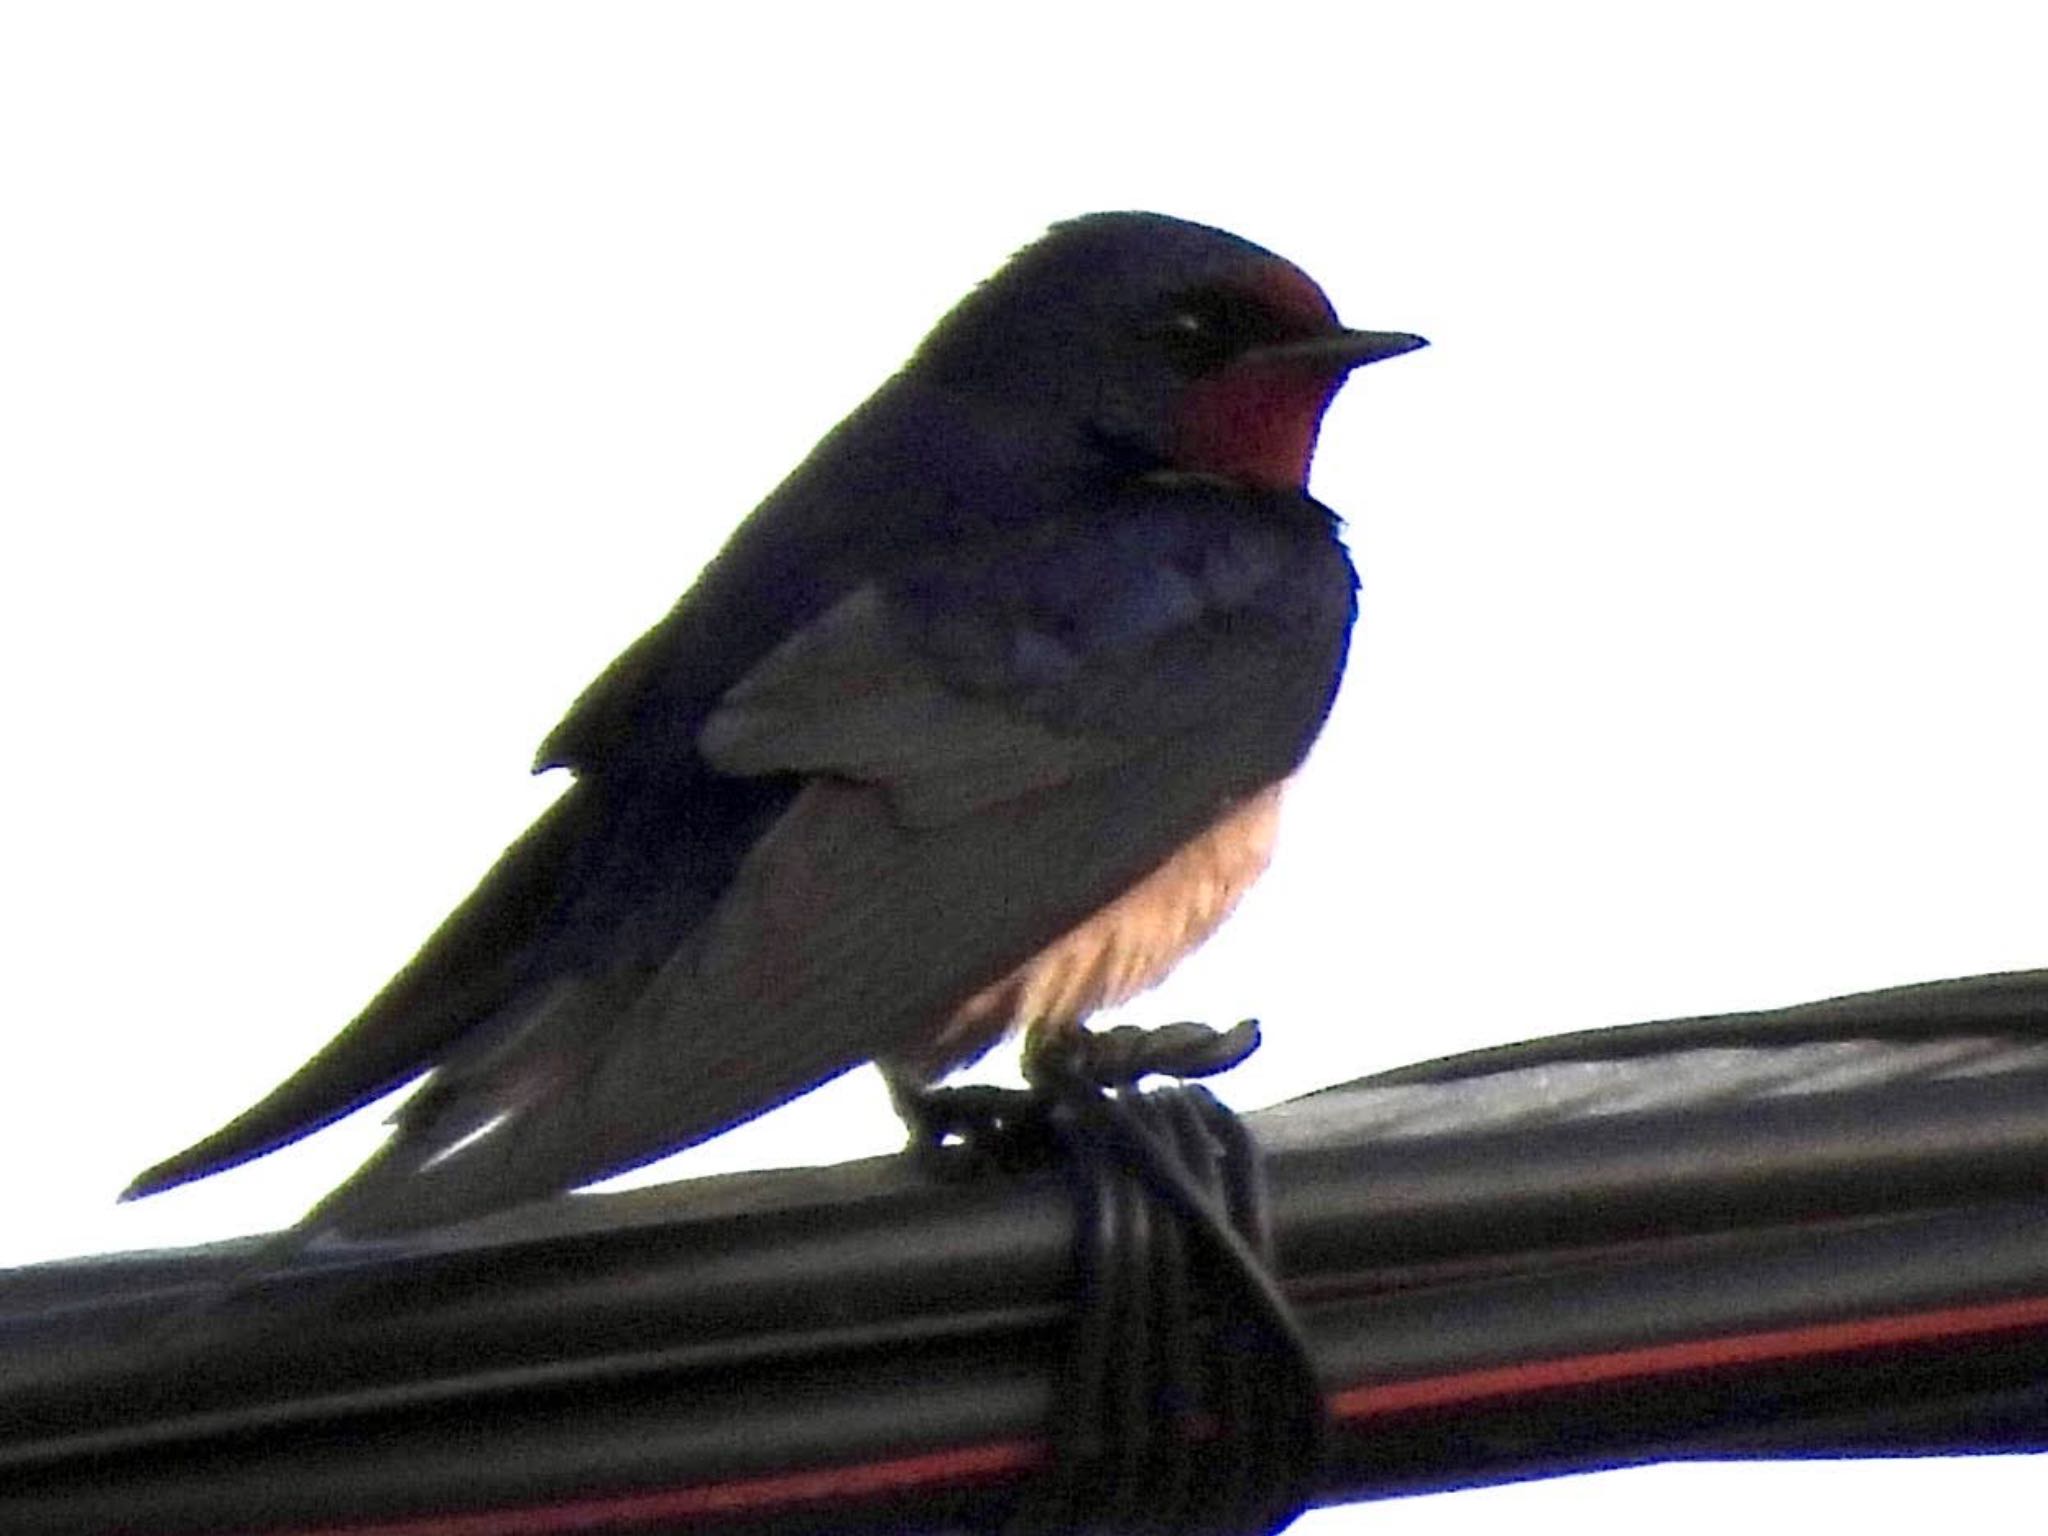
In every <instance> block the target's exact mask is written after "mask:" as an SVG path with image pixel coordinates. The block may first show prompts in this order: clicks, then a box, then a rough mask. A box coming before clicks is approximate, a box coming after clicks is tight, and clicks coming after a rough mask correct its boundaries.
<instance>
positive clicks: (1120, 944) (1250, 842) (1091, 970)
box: [919, 784, 1284, 1071]
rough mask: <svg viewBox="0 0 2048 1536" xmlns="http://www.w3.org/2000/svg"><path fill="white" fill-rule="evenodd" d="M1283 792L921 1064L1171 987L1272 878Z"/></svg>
mask: <svg viewBox="0 0 2048 1536" xmlns="http://www.w3.org/2000/svg"><path fill="white" fill-rule="evenodd" d="M1282 788H1284V785H1281V784H1273V785H1269V786H1268V787H1267V788H1265V789H1263V790H1261V791H1260V792H1259V793H1257V794H1256V795H1253V796H1251V797H1250V798H1248V799H1246V800H1243V801H1241V802H1240V803H1239V804H1238V805H1236V806H1235V807H1233V808H1232V809H1231V810H1230V811H1228V812H1226V813H1225V814H1224V815H1223V817H1222V818H1221V819H1220V820H1218V821H1217V822H1216V823H1215V825H1213V826H1212V827H1210V828H1209V830H1208V831H1207V832H1204V833H1203V834H1202V835H1201V836H1200V837H1197V838H1196V839H1194V841H1192V842H1190V843H1187V844H1185V845H1184V846H1183V847H1182V848H1181V850H1180V851H1179V852H1178V853H1176V854H1174V855H1173V857H1172V858H1170V859H1168V860H1167V861H1166V862H1165V863H1164V864H1161V865H1160V866H1159V867H1158V868H1157V869H1155V870H1153V871H1152V873H1151V874H1149V875H1147V876H1146V877H1145V878H1144V879H1143V880H1140V881H1139V882H1138V883H1137V884H1136V885H1134V886H1132V887H1131V888H1130V889H1129V890H1128V891H1125V892H1124V893H1123V895H1121V896H1119V897H1117V899H1116V900H1115V901H1112V902H1111V903H1110V904H1109V905H1108V906H1106V907H1104V908H1102V909H1101V910H1100V911H1099V912H1097V913H1096V914H1095V915H1094V916H1093V917H1090V918H1089V919H1087V920H1086V921H1085V922H1082V923H1080V924H1077V925H1076V926H1075V927H1073V928H1070V929H1069V930H1067V932H1066V933H1064V934H1062V935H1061V936H1060V937H1059V938H1058V939H1055V940H1054V941H1053V942H1052V943H1051V944H1049V945H1048V946H1046V948H1044V949H1042V950H1040V951H1039V952H1038V953H1037V954H1036V955H1034V956H1033V957H1032V958H1031V959H1029V960H1027V961H1025V962H1024V964H1022V965H1020V966H1018V967H1017V969H1016V970H1014V971H1012V972H1010V974H1009V975H1007V976H1005V977H1003V978H1002V979H1001V980H1000V981H997V982H994V983H992V984H991V985H989V986H986V987H984V988H982V989H981V991H979V992H977V993H975V994H974V996H972V997H970V998H969V999H967V1001H966V1002H964V1003H962V1004H961V1005H960V1006H959V1007H958V1008H957V1009H955V1010H954V1012H953V1016H952V1018H951V1019H950V1020H949V1021H948V1022H947V1026H946V1030H945V1033H944V1035H943V1036H942V1037H941V1038H940V1039H939V1040H937V1041H935V1042H933V1047H932V1050H931V1053H930V1056H929V1057H928V1058H927V1059H926V1060H924V1061H921V1062H920V1063H919V1065H920V1066H922V1067H924V1068H926V1070H931V1069H934V1068H935V1069H937V1070H940V1071H943V1070H944V1065H948V1064H951V1063H952V1062H956V1061H962V1060H968V1059H971V1058H972V1057H974V1056H977V1055H979V1054H980V1053H981V1052H982V1051H983V1050H985V1049H986V1048H987V1047H988V1046H989V1045H991V1044H993V1043H994V1042H995V1040H997V1039H998V1038H999V1037H1000V1036H1001V1035H1003V1034H1004V1033H1005V1032H1006V1031H1008V1030H1010V1029H1012V1028H1019V1027H1021V1028H1023V1029H1024V1030H1026V1031H1027V1032H1028V1034H1029V1036H1030V1037H1031V1038H1032V1039H1033V1040H1034V1041H1036V1040H1039V1039H1041V1038H1042V1037H1044V1036H1047V1035H1050V1034H1056V1033H1059V1032H1062V1031H1065V1030H1070V1029H1073V1028H1075V1027H1077V1026H1078V1025H1079V1024H1080V1022H1081V1020H1083V1019H1084V1018H1086V1017H1087V1016H1088V1015H1089V1014H1091V1013H1093V1012H1095V1011H1096V1010H1097V1009H1099V1008H1107V1007H1110V1006H1112V1005H1114V1004H1117V1003H1121V1002H1123V1001H1124V1000H1125V999H1127V998H1131V997H1135V996H1136V995H1137V994H1138V993H1140V992H1143V991H1144V990H1145V989H1146V988H1147V987H1151V986H1154V985H1156V984H1157V983H1159V982H1160V981H1161V980H1163V979H1164V978H1165V976H1166V973H1167V972H1168V971H1170V970H1172V969H1173V968H1174V966H1175V965H1177V964H1179V963H1180V961H1181V959H1182V958H1183V957H1184V956H1186V955H1187V954H1188V953H1189V952H1191V951H1192V950H1194V949H1195V948H1196V947H1197V946H1198V945H1200V944H1201V943H1202V941H1203V940H1205V939H1207V938H1208V937H1209V935H1210V934H1212V933H1214V932H1215V931H1216V929H1217V927H1218V926H1219V925H1220V924H1221V923H1222V922H1223V920H1224V919H1225V918H1226V917H1228V916H1230V913H1231V911H1232V909H1233V908H1235V907H1236V906H1237V903H1238V901H1239V899H1240V898H1241V897H1242V896H1243V895H1244V893H1245V892H1246V891H1247V890H1249V889H1250V888H1251V885H1252V882H1253V881H1255V880H1257V879H1258V878H1259V876H1260V875H1261V874H1263V873H1265V869H1266V864H1267V862H1268V860H1270V859H1271V858H1272V856H1273V839H1274V837H1275V835H1276V834H1277V833H1278V830H1279V821H1280V792H1281V790H1282ZM920 1054H922V1053H920Z"/></svg>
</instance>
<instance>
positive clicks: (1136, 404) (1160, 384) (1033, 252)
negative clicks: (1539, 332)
mask: <svg viewBox="0 0 2048 1536" xmlns="http://www.w3.org/2000/svg"><path fill="white" fill-rule="evenodd" d="M1423 345H1425V343H1424V342H1423V340H1422V338H1421V337H1419V336H1409V335H1405V334H1401V333H1398V332H1388V331H1354V330H1349V329H1347V328H1346V327H1345V326H1344V325H1343V324H1342V323H1341V322H1340V321H1339V320H1338V319H1337V315H1336V311H1335V310H1333V309H1332V308H1331V307H1330V301H1329V300H1328V299H1327V298H1325V297H1324V296H1323V291H1322V290H1321V289H1320V288H1318V287H1317V286H1316V285H1315V283H1314V282H1313V281H1311V280H1310V279H1309V277H1308V276H1307V275H1306V274H1305V273H1303V272H1302V271H1301V270H1300V269H1299V268H1297V267H1295V266H1293V265H1292V264H1291V263H1289V262H1287V261H1284V260H1282V259H1281V258H1280V257H1278V256H1275V255H1274V254H1273V253H1272V252H1271V251H1267V250H1264V249H1262V248H1260V247H1259V246H1256V245H1253V244H1251V243H1250V242H1249V241H1246V240H1241V239H1239V238H1238V237H1237V236H1235V235H1231V234H1227V233H1225V232H1224V231H1222V230H1219V229H1211V228H1208V227H1207V226H1205V225H1201V224H1190V223H1187V222H1185V221H1183V220H1180V219H1171V218H1167V217H1165V216H1164V215H1161V214H1154V213H1098V214H1091V215H1089V216H1087V217H1085V218H1080V219H1075V220H1072V221H1071V222H1069V223H1065V224H1061V225H1057V226H1055V227H1054V229H1053V230H1052V231H1051V233H1049V234H1048V235H1046V236H1045V237H1044V238H1043V239H1042V240H1040V241H1038V242H1037V243H1036V244H1034V245H1031V246H1027V247H1026V248H1025V249H1024V250H1023V251H1021V252H1019V253H1018V255H1017V256H1016V257H1015V258H1014V259H1013V260H1011V261H1010V263H1009V264H1008V265H1007V266H1005V267H1003V268H1002V270H1001V271H999V272H997V273H996V274H995V275H994V276H993V277H991V278H990V279H989V280H988V281H987V282H986V283H984V284H982V286H981V287H980V288H978V289H976V290H975V292H974V293H972V294H970V295H969V296H968V297H967V298H966V299H965V300H964V301H962V302H961V304H960V305H959V306H958V307H957V308H956V309H954V311H953V312H952V313H951V314H950V315H948V316H947V317H946V319H945V320H944V321H943V322H942V323H941V324H940V325H939V327H938V328H937V329H936V330H935V331H933V333H932V334H931V336H930V337H929V338H928V339H927V340H926V342H925V344H924V346H923V348H922V349H920V351H919V353H918V357H917V364H918V366H919V370H920V372H921V373H923V374H924V375H925V376H927V377H930V378H933V379H935V380H938V381H940V382H942V383H943V384H944V385H945V387H948V388H951V389H956V390H959V391H962V392H964V393H970V394H974V395H977V396H981V397H984V398H988V399H991V400H994V401H999V402H1001V404H1002V405H1003V407H1004V408H1005V409H1006V410H1011V411H1024V412H1030V413H1032V414H1034V415H1036V416H1038V417H1039V419H1041V420H1045V419H1050V420H1053V421H1055V422H1056V423H1058V424H1061V425H1064V426H1069V427H1074V428H1078V429H1079V430H1080V432H1081V433H1082V434H1084V435H1085V436H1086V437H1087V438H1088V439H1089V440H1090V441H1091V442H1092V443H1094V444H1095V445H1097V446H1099V447H1100V448H1101V449H1103V450H1104V451H1106V452H1107V453H1108V454H1110V455H1111V456H1112V457H1114V458H1115V459H1116V460H1117V461H1118V462H1123V461H1130V462H1134V463H1136V464H1138V465H1140V466H1144V467H1153V468H1164V469H1176V470H1184V471H1192V472H1198V473H1206V474H1216V475H1223V476H1227V477H1229V478H1231V479H1235V480H1241V481H1244V482H1246V483H1248V484H1253V485H1259V486H1264V487H1269V488H1276V489H1284V488H1295V487H1299V486H1301V485H1302V484H1303V483H1304V482H1305V481H1306V479H1307V476H1308V464H1309V456H1310V455H1311V453H1312V452H1313V451H1314V449H1315V441H1316V432H1317V429H1318V428H1319V427H1320V426H1321V424H1322V418H1323V412H1324V411H1325V410H1326V409H1327V408H1328V406H1329V404H1330V401H1331V399H1332V398H1334V397H1335V395H1336V393H1337V390H1338V388H1339V387H1340V386H1341V385H1342V384H1343V382H1344V379H1345V376H1346V375H1347V374H1349V373H1350V371H1351V370H1352V369H1354V368H1357V367H1360V366H1361V365H1363V364H1365V363H1371V362H1377V361H1379V360H1380V359H1381V358H1386V357H1396V356H1399V355H1400V354H1401V353H1403V352H1408V351H1412V350H1414V349H1415V348H1416V347H1420V346H1423Z"/></svg>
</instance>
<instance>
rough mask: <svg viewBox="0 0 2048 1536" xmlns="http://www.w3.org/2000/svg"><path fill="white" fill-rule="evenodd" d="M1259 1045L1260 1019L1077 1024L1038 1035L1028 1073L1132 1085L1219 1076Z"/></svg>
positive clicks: (1045, 1079)
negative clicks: (1224, 1024) (1219, 1024)
mask: <svg viewBox="0 0 2048 1536" xmlns="http://www.w3.org/2000/svg"><path fill="white" fill-rule="evenodd" d="M1258 1048H1259V1021H1258V1020H1257V1019H1240V1020H1239V1021H1238V1022H1237V1023H1236V1024H1234V1025H1232V1026H1231V1027H1230V1028H1229V1029H1217V1028H1216V1027H1215V1026H1213V1025H1209V1024H1198V1023H1195V1022H1193V1021H1191V1020H1190V1021H1184V1022H1182V1023H1178V1024H1161V1025H1158V1026H1156V1027H1155V1028H1151V1029H1141V1028H1139V1027H1138V1026H1137V1025H1134V1024H1119V1025H1117V1026H1116V1027H1115V1028H1114V1029H1101V1030H1095V1029H1073V1030H1067V1031H1065V1032H1063V1033H1061V1034H1057V1035H1045V1036H1040V1037H1037V1038H1035V1039H1033V1040H1032V1042H1031V1043H1030V1045H1029V1046H1027V1047H1026V1049H1025V1052H1024V1076H1025V1078H1026V1079H1027V1080H1028V1081H1029V1082H1030V1083H1031V1084H1032V1085H1033V1086H1034V1087H1041V1088H1042V1087H1050V1086H1053V1085H1056V1084H1058V1083H1060V1082H1062V1081H1072V1080H1073V1079H1075V1078H1080V1079H1081V1080H1082V1081H1084V1082H1088V1083H1092V1084H1094V1085H1096V1086H1097V1087H1100V1088H1128V1087H1129V1086H1131V1085H1132V1084H1133V1083H1135V1082H1137V1081H1138V1079H1139V1078H1141V1077H1181V1078H1189V1077H1213V1076H1215V1075H1216V1074H1217V1073H1218V1072H1227V1071H1229V1070H1230V1069H1231V1068H1232V1067H1234V1066H1236V1065H1237V1064H1238V1063H1239V1062H1241V1061H1243V1060H1244V1059H1245V1057H1247V1056H1249V1055H1251V1053H1252V1052H1253V1051H1255V1050H1257V1049H1258Z"/></svg>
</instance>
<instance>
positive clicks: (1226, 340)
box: [1158, 287, 1284, 373]
mask: <svg viewBox="0 0 2048 1536" xmlns="http://www.w3.org/2000/svg"><path fill="white" fill-rule="evenodd" d="M1283 329H1284V327H1282V326H1281V325H1280V323H1279V322H1278V320H1277V318H1276V317H1275V316H1274V315H1273V314H1272V313H1271V311H1269V310H1268V309H1267V308H1266V307H1265V306H1264V305H1262V304H1260V303H1259V302H1258V300H1257V299H1256V298H1255V297H1253V296H1252V295H1251V294H1248V293H1245V292H1243V291H1241V290H1239V289H1236V288H1221V287H1219V288H1202V289H1197V290H1196V291H1194V292H1192V293H1184V294H1181V295H1180V296H1179V297H1177V298H1176V299H1175V300H1174V302H1173V304H1172V306H1171V307H1170V308H1168V309H1167V310H1166V312H1165V314H1164V315H1163V316H1162V317H1161V321H1160V323H1159V326H1158V334H1159V337H1160V339H1161V341H1162V342H1163V343H1164V345H1165V347H1166V350H1167V353H1168V355H1169V356H1171V357H1172V358H1173V361H1174V363H1175V364H1176V365H1177V366H1178V367H1180V368H1181V369H1183V370H1184V371H1186V372H1188V373H1207V372H1209V371H1210V370H1211V369H1214V368H1220V367H1221V366H1222V365H1223V364H1225V363H1227V362H1229V361H1230V360H1231V359H1232V358H1233V357H1236V356H1237V355H1238V354H1239V353H1241V352H1245V351H1248V350H1249V349H1250V348H1252V347H1256V346H1262V345H1264V344H1265V343H1267V342H1269V341H1277V340H1279V339H1281V333H1282V331H1283Z"/></svg>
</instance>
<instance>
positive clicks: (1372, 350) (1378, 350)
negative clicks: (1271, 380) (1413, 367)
mask: <svg viewBox="0 0 2048 1536" xmlns="http://www.w3.org/2000/svg"><path fill="white" fill-rule="evenodd" d="M1428 345H1429V343H1428V342H1427V341H1426V340H1424V339H1423V338H1422V337H1420V336H1411V335H1409V334H1408V333H1407V332H1406V331H1334V332H1332V333H1331V334H1329V335H1327V336H1311V337H1309V338H1308V339H1307V340H1306V341H1285V342H1281V343H1280V344H1279V345H1277V346H1271V347H1260V348H1258V349H1256V350H1255V351H1252V352H1249V353H1247V354H1245V356H1244V358H1243V359H1241V361H1246V362H1250V361H1257V362H1262V363H1263V362H1275V363H1303V364H1307V365H1308V366H1310V367H1312V368H1315V369H1318V370H1321V371H1327V372H1329V373H1332V374H1339V373H1349V372H1350V371H1351V370H1352V369H1354V368H1363V367H1364V366H1365V365H1366V364H1367V363H1377V362H1381V361H1383V360H1384V359H1386V358H1389V357H1399V356H1400V355H1401V354H1402V353H1403V352H1413V351H1414V350H1415V349H1416V348H1417V347H1426V346H1428Z"/></svg>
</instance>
